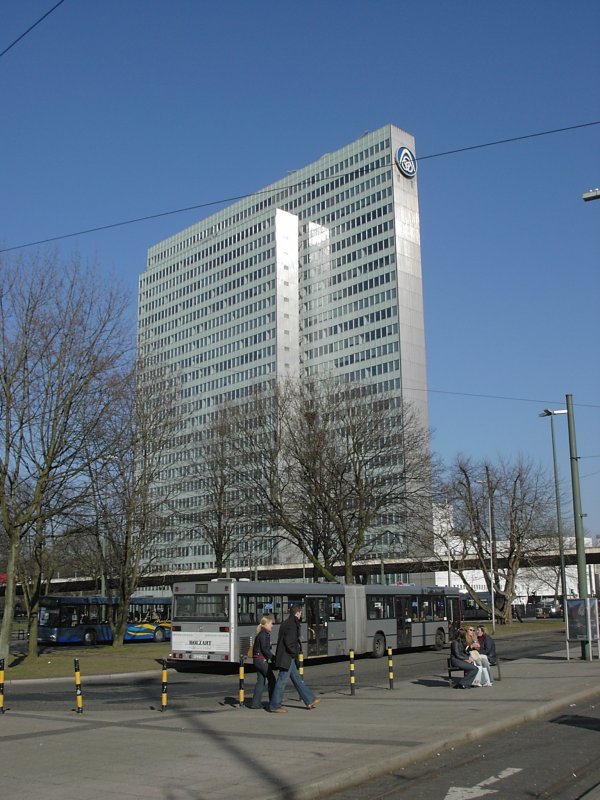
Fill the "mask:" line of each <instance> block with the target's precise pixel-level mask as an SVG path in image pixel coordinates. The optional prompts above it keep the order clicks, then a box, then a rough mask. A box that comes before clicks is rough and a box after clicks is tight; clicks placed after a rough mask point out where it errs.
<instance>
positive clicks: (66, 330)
mask: <svg viewBox="0 0 600 800" xmlns="http://www.w3.org/2000/svg"><path fill="white" fill-rule="evenodd" d="M124 308H125V299H124V297H123V296H121V294H120V293H119V292H117V291H114V290H105V289H103V288H102V287H100V285H99V283H98V281H97V280H96V278H95V276H94V274H93V272H92V271H90V270H85V269H83V268H82V267H81V265H80V263H79V261H78V259H77V258H73V259H72V260H70V261H69V262H66V263H65V262H64V261H61V260H60V259H59V258H58V256H57V255H56V254H46V255H34V256H31V257H29V258H28V259H25V258H19V259H17V260H15V261H0V437H1V442H2V444H1V448H2V449H1V451H0V522H1V535H2V536H3V537H5V540H6V542H7V550H8V553H7V573H8V582H7V587H6V602H5V606H6V612H7V613H6V614H5V616H4V620H3V624H2V627H1V628H0V657H5V656H6V655H7V654H8V647H9V637H10V621H11V618H12V612H13V609H14V604H15V581H16V576H17V572H18V568H19V559H20V555H21V543H22V541H23V539H24V537H32V539H33V541H34V547H33V550H34V552H36V553H37V554H38V555H39V554H40V553H41V552H42V551H43V549H44V547H45V536H46V533H47V532H48V530H49V526H50V523H51V521H52V520H53V519H55V518H57V517H61V516H62V517H65V516H68V515H69V513H70V511H71V510H72V509H73V508H75V507H76V506H77V505H78V503H79V502H80V500H81V497H82V496H83V495H84V494H85V493H86V491H87V485H86V481H85V474H86V471H87V461H86V457H85V445H86V442H88V441H89V440H90V439H91V438H92V437H93V436H94V435H95V432H96V431H97V429H98V426H99V425H101V424H102V421H103V419H104V418H105V416H106V414H107V410H108V408H109V407H110V398H109V397H108V396H107V395H106V393H105V392H104V391H103V387H104V386H105V385H106V382H107V380H108V378H109V376H110V375H111V374H112V373H113V372H114V371H115V370H116V369H118V368H119V366H120V363H121V361H122V359H123V356H124V353H125V351H126V348H127V342H126V337H125V335H124V332H123V328H122V317H123V311H124ZM30 563H31V565H32V566H33V567H34V570H33V574H31V575H30V586H29V590H30V608H29V613H30V624H31V625H33V626H35V619H36V614H37V599H38V598H39V592H40V589H41V570H42V568H43V560H42V559H41V558H38V557H37V556H36V557H35V558H34V559H33V560H32V561H31V562H30ZM35 644H36V643H35V638H33V637H32V641H31V642H30V652H32V653H33V652H35Z"/></svg>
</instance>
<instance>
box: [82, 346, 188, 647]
mask: <svg viewBox="0 0 600 800" xmlns="http://www.w3.org/2000/svg"><path fill="white" fill-rule="evenodd" d="M110 391H111V395H112V400H113V405H112V410H111V414H110V415H107V418H106V420H105V424H104V425H103V426H102V428H101V429H100V428H99V429H98V436H97V438H96V439H95V440H94V441H93V442H92V443H91V445H90V450H89V451H88V464H89V468H88V488H89V493H88V501H89V503H88V511H89V520H88V522H87V523H86V525H85V526H84V528H83V531H84V532H85V534H86V538H87V540H88V541H89V540H90V539H91V540H92V541H93V542H94V545H95V547H94V548H92V549H91V551H89V552H91V553H92V554H93V558H94V559H95V560H96V562H97V563H98V564H99V565H100V572H101V574H102V577H103V585H104V587H105V589H106V593H107V594H108V596H110V597H117V598H118V601H119V602H118V605H117V614H116V621H115V624H114V637H113V641H114V644H115V645H116V646H119V645H121V644H122V643H123V636H124V633H125V629H126V627H127V612H128V606H129V602H130V599H131V595H132V594H133V592H134V591H135V589H136V587H137V585H138V582H139V579H140V577H141V576H143V575H146V574H148V573H149V572H150V571H151V570H152V567H153V560H154V556H153V553H154V554H155V552H156V547H157V544H158V543H159V542H161V541H162V540H164V536H165V532H166V530H167V528H168V526H169V521H170V518H171V517H172V506H173V503H174V502H175V498H176V495H177V493H178V491H179V485H180V484H179V482H178V481H177V480H173V479H171V478H168V477H167V475H166V472H167V471H168V469H169V465H168V463H166V457H165V454H166V453H167V451H168V450H169V448H172V447H173V444H174V442H176V441H177V438H178V436H180V435H181V434H182V429H183V428H184V427H185V419H184V418H183V417H182V412H181V407H180V406H179V405H178V398H179V385H178V381H177V380H176V379H174V378H172V377H170V375H169V374H168V373H167V372H166V371H165V370H164V369H162V368H160V367H158V366H156V365H154V364H153V363H152V361H151V360H150V359H142V358H141V357H140V358H138V360H137V361H136V364H135V366H134V368H133V369H131V370H130V371H129V372H128V373H126V374H125V375H124V376H123V377H122V378H121V379H119V380H118V381H114V382H113V385H112V386H111V387H110Z"/></svg>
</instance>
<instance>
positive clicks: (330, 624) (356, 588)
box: [169, 579, 459, 670]
mask: <svg viewBox="0 0 600 800" xmlns="http://www.w3.org/2000/svg"><path fill="white" fill-rule="evenodd" d="M293 605H299V606H302V641H303V642H304V643H305V645H304V647H305V655H306V656H307V657H308V658H319V657H327V656H330V657H331V656H340V655H344V654H346V653H347V652H348V650H349V649H351V648H352V649H353V650H354V651H355V652H356V653H357V654H361V653H371V654H372V655H373V656H374V657H375V658H379V657H381V656H383V655H384V653H385V652H386V648H387V647H392V648H394V649H403V648H415V647H434V648H436V649H441V648H442V647H443V646H444V644H446V642H448V641H449V639H450V637H451V634H452V630H453V628H454V627H456V626H457V625H458V622H459V593H458V590H457V589H451V588H450V589H448V588H439V587H435V586H432V587H416V586H409V585H404V586H378V585H369V586H361V585H355V584H333V583H329V584H325V583H266V582H262V581H260V582H258V581H256V582H252V581H234V580H229V579H227V580H223V579H219V580H216V581H208V582H205V583H196V582H186V583H175V584H174V585H173V617H172V639H171V641H172V645H171V646H172V652H171V655H170V657H169V664H170V665H172V666H173V667H175V668H176V669H180V670H184V669H185V668H191V667H192V665H193V664H194V663H196V665H198V662H203V661H211V662H231V663H237V662H239V660H240V656H241V657H242V658H244V657H245V656H246V652H247V649H248V646H249V644H250V642H251V640H252V637H254V635H255V634H256V626H257V624H258V622H259V620H260V618H261V617H262V616H264V615H267V614H269V615H270V616H271V617H272V618H273V619H274V622H275V624H274V625H273V631H272V634H271V641H272V643H273V644H275V642H276V641H277V632H278V630H279V625H280V623H281V622H282V621H283V620H284V618H285V617H286V616H287V613H288V611H289V609H290V608H291V606H293Z"/></svg>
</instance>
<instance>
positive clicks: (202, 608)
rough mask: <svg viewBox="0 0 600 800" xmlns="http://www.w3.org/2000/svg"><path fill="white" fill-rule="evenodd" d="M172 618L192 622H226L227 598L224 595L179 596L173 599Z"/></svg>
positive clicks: (227, 612) (227, 616)
mask: <svg viewBox="0 0 600 800" xmlns="http://www.w3.org/2000/svg"><path fill="white" fill-rule="evenodd" d="M173 600H174V603H175V608H174V612H173V616H174V617H175V618H176V619H180V620H190V621H194V622H227V621H228V619H229V596H228V595H224V594H179V595H175V596H174V598H173Z"/></svg>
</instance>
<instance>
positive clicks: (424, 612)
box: [419, 597, 433, 622]
mask: <svg viewBox="0 0 600 800" xmlns="http://www.w3.org/2000/svg"><path fill="white" fill-rule="evenodd" d="M419 620H420V621H421V622H431V621H432V620H433V610H432V608H431V600H430V599H429V598H428V597H427V598H425V597H422V598H421V610H420V613H419Z"/></svg>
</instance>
